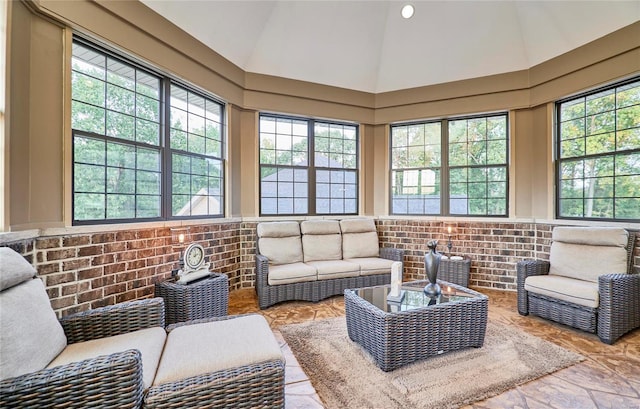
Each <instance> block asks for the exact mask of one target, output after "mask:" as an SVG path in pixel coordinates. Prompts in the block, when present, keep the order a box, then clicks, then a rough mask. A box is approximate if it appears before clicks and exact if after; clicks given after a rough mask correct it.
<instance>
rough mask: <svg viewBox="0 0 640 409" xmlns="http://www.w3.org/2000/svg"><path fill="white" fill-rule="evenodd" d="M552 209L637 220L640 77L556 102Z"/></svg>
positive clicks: (562, 213) (559, 212)
mask: <svg viewBox="0 0 640 409" xmlns="http://www.w3.org/2000/svg"><path fill="white" fill-rule="evenodd" d="M556 113H557V143H558V148H557V153H558V161H557V166H558V168H557V172H556V174H557V192H556V197H557V210H556V211H557V215H558V217H560V218H569V219H594V220H603V219H604V220H607V219H608V220H630V221H638V220H640V79H639V78H635V79H632V80H629V81H625V82H623V83H620V84H617V85H614V86H611V87H607V88H604V89H599V90H596V91H593V92H590V93H587V94H583V95H580V96H578V97H572V98H569V99H566V100H563V101H559V102H558V103H557V104H556Z"/></svg>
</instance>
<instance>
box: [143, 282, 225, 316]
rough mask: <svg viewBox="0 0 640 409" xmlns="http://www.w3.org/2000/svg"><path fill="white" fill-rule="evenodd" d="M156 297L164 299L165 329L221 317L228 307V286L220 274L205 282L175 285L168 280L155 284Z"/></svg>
mask: <svg viewBox="0 0 640 409" xmlns="http://www.w3.org/2000/svg"><path fill="white" fill-rule="evenodd" d="M155 296H156V297H162V298H164V308H165V322H166V324H167V325H169V324H175V323H176V322H183V321H190V320H195V319H201V318H210V317H222V316H225V315H227V310H228V307H229V282H228V279H227V276H226V275H224V274H220V273H211V275H210V276H209V277H208V278H205V279H203V280H199V281H197V282H193V283H189V284H176V283H175V280H174V279H169V280H166V281H162V282H160V283H157V284H156V287H155Z"/></svg>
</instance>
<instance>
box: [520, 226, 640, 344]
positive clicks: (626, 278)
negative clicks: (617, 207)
mask: <svg viewBox="0 0 640 409" xmlns="http://www.w3.org/2000/svg"><path fill="white" fill-rule="evenodd" d="M634 244H635V235H634V234H633V233H629V232H627V231H626V230H624V229H621V228H587V227H556V228H555V229H554V231H553V243H552V245H551V252H550V259H549V260H525V261H521V262H518V263H517V285H518V287H517V288H518V312H519V313H520V314H521V315H528V314H532V315H537V316H540V317H542V318H546V319H549V320H552V321H556V322H559V323H561V324H565V325H569V326H571V327H574V328H578V329H581V330H583V331H587V332H591V333H597V335H598V337H599V338H600V340H601V341H602V342H604V343H606V344H613V343H614V342H615V341H616V340H617V339H618V338H620V337H621V336H622V335H624V334H625V333H627V332H629V331H631V330H633V329H635V328H638V327H640V274H636V273H634V271H633V266H632V258H633V247H634Z"/></svg>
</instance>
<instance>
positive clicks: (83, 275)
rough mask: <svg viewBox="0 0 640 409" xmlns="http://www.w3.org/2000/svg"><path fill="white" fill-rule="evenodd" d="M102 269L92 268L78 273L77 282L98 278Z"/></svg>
mask: <svg viewBox="0 0 640 409" xmlns="http://www.w3.org/2000/svg"><path fill="white" fill-rule="evenodd" d="M103 271H104V268H103V267H93V268H87V269H84V270H80V271H78V280H87V279H90V278H96V277H100V276H101V275H102V274H103Z"/></svg>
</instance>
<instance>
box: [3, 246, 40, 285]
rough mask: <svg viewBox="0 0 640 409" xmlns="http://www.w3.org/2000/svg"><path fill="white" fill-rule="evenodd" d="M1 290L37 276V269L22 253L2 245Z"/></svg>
mask: <svg viewBox="0 0 640 409" xmlns="http://www.w3.org/2000/svg"><path fill="white" fill-rule="evenodd" d="M0 268H1V269H2V274H0V291H3V290H6V289H7V288H11V287H13V286H14V285H18V284H20V283H22V282H23V281H27V280H29V279H31V278H33V277H35V276H36V269H35V268H34V267H33V266H32V265H31V264H29V262H28V261H27V260H25V259H24V257H22V256H21V255H20V254H18V253H16V252H15V251H13V250H11V249H10V248H8V247H0Z"/></svg>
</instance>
